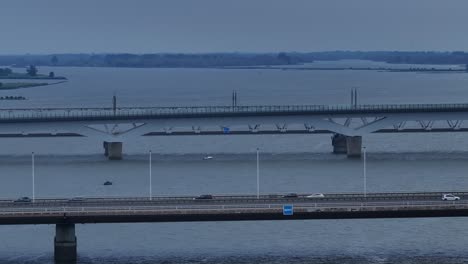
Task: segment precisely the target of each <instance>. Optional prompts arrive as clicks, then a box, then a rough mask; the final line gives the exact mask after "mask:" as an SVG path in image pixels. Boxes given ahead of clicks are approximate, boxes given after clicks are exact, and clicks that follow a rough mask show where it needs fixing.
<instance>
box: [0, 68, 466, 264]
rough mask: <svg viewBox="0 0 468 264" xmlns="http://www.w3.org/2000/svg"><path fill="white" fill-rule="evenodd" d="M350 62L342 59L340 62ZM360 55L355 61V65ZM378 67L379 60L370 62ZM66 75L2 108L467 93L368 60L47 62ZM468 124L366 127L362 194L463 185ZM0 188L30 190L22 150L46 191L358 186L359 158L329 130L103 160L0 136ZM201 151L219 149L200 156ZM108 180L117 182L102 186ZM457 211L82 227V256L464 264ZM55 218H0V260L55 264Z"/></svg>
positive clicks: (438, 77) (446, 77)
mask: <svg viewBox="0 0 468 264" xmlns="http://www.w3.org/2000/svg"><path fill="white" fill-rule="evenodd" d="M349 63H352V62H346V65H348V64H349ZM358 64H359V65H360V66H361V65H362V62H358ZM373 66H374V64H373ZM41 70H44V71H51V70H53V71H55V72H56V74H57V75H65V76H67V77H68V78H69V82H67V83H65V84H60V85H55V86H48V87H37V88H30V89H24V90H16V91H1V93H0V95H2V96H4V95H22V96H25V97H27V98H28V99H29V100H27V101H2V102H0V103H1V104H2V105H1V107H2V108H7V107H64V106H76V107H79V106H102V105H106V106H110V105H111V97H112V95H113V94H114V93H116V94H117V96H118V101H119V105H127V106H130V105H137V104H138V105H145V106H154V105H159V106H168V105H223V104H229V103H230V99H231V97H230V96H231V92H232V90H234V89H235V90H237V91H238V97H239V103H240V104H316V103H317V104H346V103H348V102H349V91H350V88H351V87H353V86H357V87H359V88H358V90H359V101H360V102H362V103H440V102H447V103H464V102H467V101H468V100H467V99H468V90H467V89H466V87H467V83H468V74H453V73H438V74H422V73H389V72H374V71H294V70H290V71H280V70H258V69H255V70H216V69H111V68H45V67H44V68H43V69H41ZM467 139H468V135H467V134H465V133H454V134H450V133H447V134H443V133H441V134H423V135H418V134H401V135H382V134H380V135H369V136H366V137H365V138H364V144H365V145H366V146H367V149H368V152H369V158H368V161H369V162H368V186H367V187H368V190H369V191H435V190H438V191H440V190H442V191H452V190H467V189H468V177H466V175H467V169H468V152H467V151H468V140H467ZM0 144H1V146H2V147H1V148H0V178H1V180H2V181H1V184H0V197H19V196H30V193H31V190H30V189H31V188H30V186H31V185H30V172H31V168H30V157H29V153H30V152H31V151H32V150H34V151H35V152H36V153H37V158H36V165H37V167H36V183H37V185H36V193H37V196H40V197H73V196H122V195H124V196H126V195H129V196H130V195H131V196H145V195H147V194H148V186H147V182H148V171H147V169H148V167H147V165H148V164H147V158H148V157H147V155H146V153H147V150H148V149H152V150H153V153H156V154H154V155H153V161H154V163H153V176H154V177H153V193H157V194H161V195H179V194H194V195H195V194H202V193H213V194H216V193H220V194H221V193H222V194H226V193H229V194H245V193H250V194H251V193H254V192H255V191H256V187H255V183H256V179H255V169H256V167H255V166H256V164H255V153H254V152H255V149H256V148H257V147H260V148H261V150H262V153H261V192H262V193H284V192H299V193H312V192H359V191H362V188H363V187H362V164H361V162H360V161H358V160H348V159H346V158H344V157H341V156H334V155H332V154H330V151H331V142H330V136H329V135H297V136H291V135H275V136H216V137H197V136H188V137H168V138H164V137H153V138H135V139H133V140H131V141H129V142H125V143H124V152H125V154H126V156H125V160H123V161H118V162H111V161H107V160H106V159H105V158H104V156H103V155H102V152H103V149H102V140H101V139H98V138H66V139H0ZM206 154H210V155H213V156H214V157H215V158H214V159H213V160H210V161H204V160H203V159H202V158H203V156H205V155H206ZM106 180H111V181H113V183H114V185H112V186H102V183H103V182H104V181H106ZM465 222H466V219H465V218H447V219H437V218H434V219H380V220H316V221H291V222H270V221H267V222H218V223H158V224H99V225H78V226H77V237H78V251H79V254H80V260H79V263H116V264H121V263H122V264H123V263H466V262H468V254H467V253H466V248H465V247H464V245H465V244H466V243H467V242H468V241H467V238H466V235H465V234H466V233H467V232H468V227H467V225H466V224H465ZM53 235H54V227H53V226H2V227H0V237H1V238H2V239H0V263H34V264H36V263H51V262H52V255H53V242H52V241H53Z"/></svg>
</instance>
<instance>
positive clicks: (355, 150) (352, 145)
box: [346, 136, 362, 158]
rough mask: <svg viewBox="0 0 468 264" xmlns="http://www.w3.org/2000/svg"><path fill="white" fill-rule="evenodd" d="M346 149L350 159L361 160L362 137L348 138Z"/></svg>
mask: <svg viewBox="0 0 468 264" xmlns="http://www.w3.org/2000/svg"><path fill="white" fill-rule="evenodd" d="M346 148H347V152H346V154H347V155H348V158H360V157H361V149H362V137H361V136H354V137H346Z"/></svg>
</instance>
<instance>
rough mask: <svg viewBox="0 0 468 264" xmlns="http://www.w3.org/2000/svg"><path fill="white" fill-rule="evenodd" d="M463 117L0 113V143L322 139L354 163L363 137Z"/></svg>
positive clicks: (111, 147) (457, 110)
mask: <svg viewBox="0 0 468 264" xmlns="http://www.w3.org/2000/svg"><path fill="white" fill-rule="evenodd" d="M467 119H468V104H395V105H390V104H387V105H264V106H193V107H187V106H184V107H179V106H175V107H120V108H117V107H112V108H34V109H33V108H29V109H0V138H1V137H3V138H9V137H83V136H84V137H97V138H99V139H102V141H103V147H104V152H105V155H106V156H108V158H109V159H121V158H122V153H123V151H122V149H123V142H130V141H131V139H132V138H134V137H136V136H145V137H150V136H153V137H157V136H185V135H224V136H227V135H262V134H263V135H265V134H321V133H322V134H323V133H328V134H331V135H332V140H331V141H332V142H331V143H332V144H331V145H332V146H333V152H334V153H343V154H347V155H348V156H349V157H359V156H360V155H361V148H362V137H363V136H365V135H366V134H369V133H415V132H416V133H434V132H467V131H468V122H465V121H466V120H467Z"/></svg>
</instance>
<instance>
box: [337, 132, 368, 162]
mask: <svg viewBox="0 0 468 264" xmlns="http://www.w3.org/2000/svg"><path fill="white" fill-rule="evenodd" d="M332 145H333V153H335V154H346V155H347V156H348V157H350V158H359V157H361V148H362V137H361V136H354V137H351V136H345V135H342V134H335V135H333V137H332Z"/></svg>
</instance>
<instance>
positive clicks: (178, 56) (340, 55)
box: [0, 51, 468, 69]
mask: <svg viewBox="0 0 468 264" xmlns="http://www.w3.org/2000/svg"><path fill="white" fill-rule="evenodd" d="M344 59H353V60H370V61H379V62H387V63H398V64H402V63H404V64H463V65H467V69H468V53H466V52H462V51H456V52H404V51H328V52H302V53H301V52H280V53H206V54H184V53H157V54H127V53H123V54H52V55H0V65H6V66H18V67H26V66H29V65H38V66H88V67H89V66H90V67H144V68H157V67H161V68H163V67H167V68H178V67H180V68H205V67H207V68H209V67H230V66H231V67H233V66H234V67H236V66H237V67H239V66H263V65H266V66H268V65H270V66H274V65H294V64H301V63H310V62H314V61H335V60H344Z"/></svg>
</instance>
